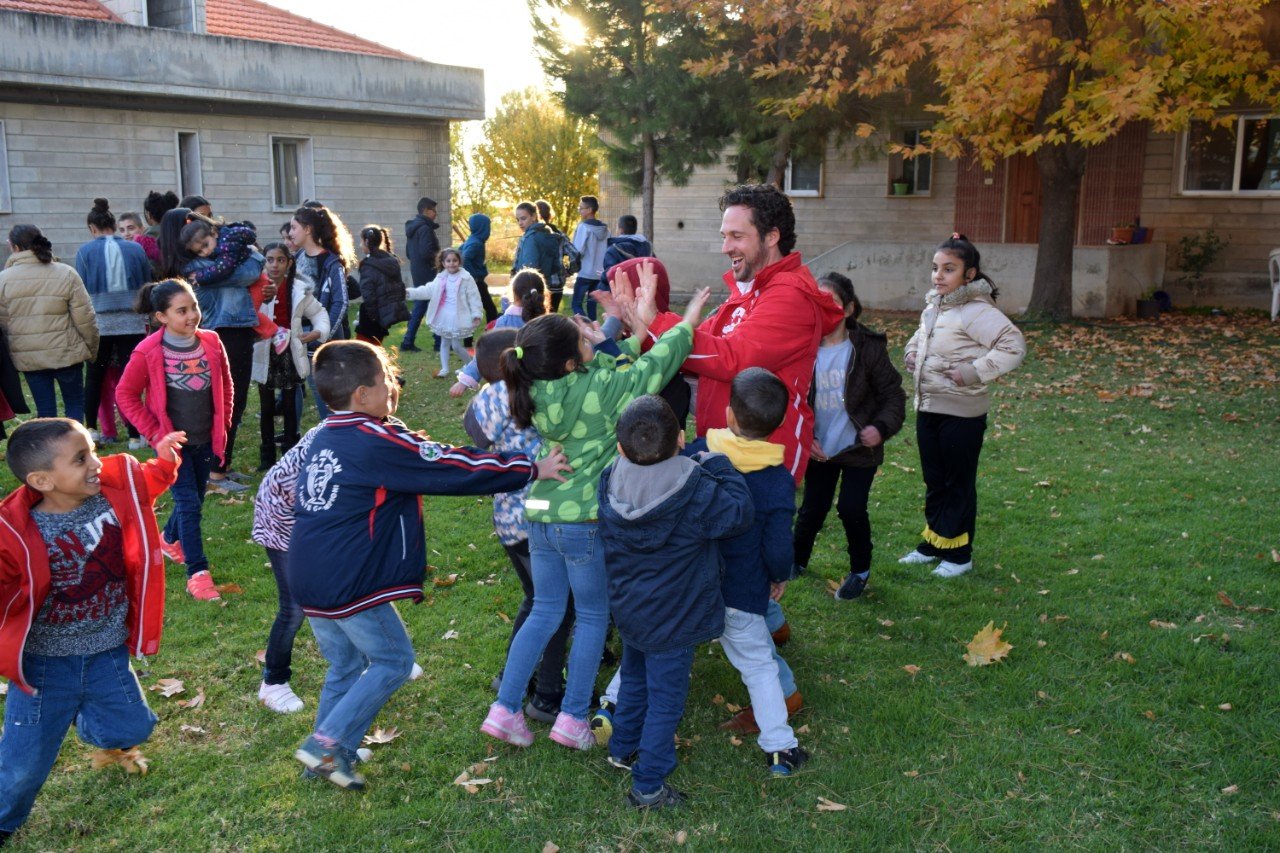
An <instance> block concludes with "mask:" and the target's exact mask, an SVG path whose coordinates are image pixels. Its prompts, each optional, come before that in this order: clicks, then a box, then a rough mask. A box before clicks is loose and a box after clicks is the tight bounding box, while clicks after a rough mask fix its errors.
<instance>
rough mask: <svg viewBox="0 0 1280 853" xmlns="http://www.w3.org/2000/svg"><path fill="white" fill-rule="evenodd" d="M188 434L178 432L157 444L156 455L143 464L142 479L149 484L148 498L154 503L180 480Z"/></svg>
mask: <svg viewBox="0 0 1280 853" xmlns="http://www.w3.org/2000/svg"><path fill="white" fill-rule="evenodd" d="M186 443H187V434H186V433H185V432H182V431H181V430H178V431H176V432H171V433H169V434H168V435H166V436H165V437H164V438H162V439H160V440H159V441H157V442H156V455H155V458H154V459H148V460H147V461H146V462H143V463H142V477H143V480H144V481H145V482H146V484H147V498H148V499H149V501H152V502H154V501H155V499H156V498H158V497H160V496H161V495H163V494H164V493H165V491H167V490H168V488H169V487H170V486H172V485H173V482H174V481H175V480H177V479H178V466H179V465H180V464H182V453H181V451H182V445H184V444H186Z"/></svg>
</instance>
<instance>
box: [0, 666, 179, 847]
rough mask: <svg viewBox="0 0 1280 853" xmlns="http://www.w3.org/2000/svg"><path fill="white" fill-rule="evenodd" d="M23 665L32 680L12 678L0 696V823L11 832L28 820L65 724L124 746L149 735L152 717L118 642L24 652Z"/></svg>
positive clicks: (84, 735) (91, 740) (108, 744)
mask: <svg viewBox="0 0 1280 853" xmlns="http://www.w3.org/2000/svg"><path fill="white" fill-rule="evenodd" d="M22 670H23V672H24V673H26V676H27V681H28V682H29V683H30V684H31V686H32V687H34V688H35V690H36V693H35V695H34V696H28V695H27V694H26V693H24V692H23V691H22V690H20V689H19V688H18V687H17V685H13V686H11V687H10V688H9V695H8V697H7V698H6V699H5V703H4V736H3V737H0V830H2V831H4V832H14V831H16V830H17V829H18V827H20V826H22V824H23V823H25V822H26V820H27V815H29V814H30V813H31V805H32V803H34V802H35V799H36V794H37V793H38V792H39V791H40V787H41V786H42V785H43V784H44V780H45V779H47V778H48V776H49V771H50V770H52V769H53V763H54V761H55V760H56V759H57V757H58V750H59V749H60V748H61V746H62V740H63V738H65V737H66V735H67V729H69V728H70V727H71V724H72V723H73V722H74V723H75V726H76V734H77V735H79V736H80V739H81V740H82V741H84V742H85V743H87V744H90V745H91V746H96V747H99V748H101V749H127V748H129V747H133V746H137V745H138V744H140V743H142V742H143V741H145V740H146V739H147V738H148V737H150V736H151V730H152V729H153V728H155V725H156V722H157V717H156V715H155V714H153V713H151V709H150V708H148V707H147V700H146V699H145V698H144V697H143V695H142V687H141V686H140V685H139V684H138V679H137V677H136V676H135V675H134V674H133V670H132V669H131V668H130V667H129V654H128V652H126V651H125V648H124V646H117V647H116V648H114V649H110V650H109V651H105V652H99V653H98V654H96V655H68V656H61V657H50V656H46V655H33V654H25V655H23V656H22Z"/></svg>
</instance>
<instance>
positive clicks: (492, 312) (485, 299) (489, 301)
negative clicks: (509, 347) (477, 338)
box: [467, 278, 499, 346]
mask: <svg viewBox="0 0 1280 853" xmlns="http://www.w3.org/2000/svg"><path fill="white" fill-rule="evenodd" d="M476 287H478V288H479V289H480V304H481V305H483V306H484V321H485V322H486V323H492V322H493V321H494V320H496V319H498V314H499V311H498V306H497V305H494V304H493V294H492V293H490V292H489V286H488V285H487V284H485V279H483V278H481V279H477V280H476ZM467 346H471V344H467Z"/></svg>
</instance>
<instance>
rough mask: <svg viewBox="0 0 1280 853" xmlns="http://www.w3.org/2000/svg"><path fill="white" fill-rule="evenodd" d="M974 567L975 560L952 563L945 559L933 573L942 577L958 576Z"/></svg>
mask: <svg viewBox="0 0 1280 853" xmlns="http://www.w3.org/2000/svg"><path fill="white" fill-rule="evenodd" d="M972 568H973V560H970V561H969V562H967V563H951V562H948V561H946V560H943V561H942V562H941V563H938V568H936V569H934V570H933V573H934V574H935V575H937V576H938V577H940V578H957V577H960V575H962V574H964V573H965V572H967V571H969V570H970V569H972Z"/></svg>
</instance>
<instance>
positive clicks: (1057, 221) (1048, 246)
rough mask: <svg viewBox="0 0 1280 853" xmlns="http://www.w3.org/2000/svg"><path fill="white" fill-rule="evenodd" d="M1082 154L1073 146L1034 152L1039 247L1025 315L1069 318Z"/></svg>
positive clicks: (1059, 318)
mask: <svg viewBox="0 0 1280 853" xmlns="http://www.w3.org/2000/svg"><path fill="white" fill-rule="evenodd" d="M1084 162H1085V152H1084V149H1083V148H1082V147H1080V146H1079V145H1076V144H1074V143H1065V144H1062V145H1046V146H1044V147H1043V148H1041V149H1040V150H1039V151H1037V152H1036V165H1038V166H1039V167H1040V191H1041V202H1042V203H1041V208H1040V210H1041V214H1040V245H1039V248H1038V250H1037V252H1036V273H1035V279H1034V280H1033V282H1032V285H1031V302H1030V304H1029V305H1028V306H1027V313H1028V314H1038V315H1040V316H1044V317H1049V318H1051V319H1053V320H1059V321H1061V320H1068V319H1070V318H1071V308H1072V302H1071V272H1072V270H1071V264H1072V253H1073V250H1074V249H1075V242H1076V218H1077V208H1078V206H1079V200H1080V184H1081V182H1082V180H1083V179H1084Z"/></svg>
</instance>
